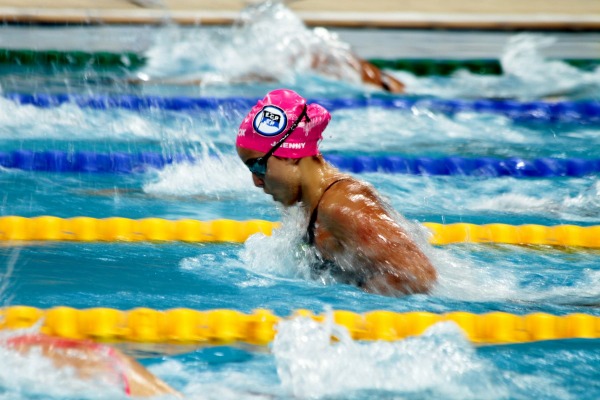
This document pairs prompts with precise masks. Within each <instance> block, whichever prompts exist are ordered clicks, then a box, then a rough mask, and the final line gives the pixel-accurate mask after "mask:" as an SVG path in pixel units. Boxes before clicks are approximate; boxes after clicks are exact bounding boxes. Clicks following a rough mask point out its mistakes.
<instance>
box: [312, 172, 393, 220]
mask: <svg viewBox="0 0 600 400" xmlns="http://www.w3.org/2000/svg"><path fill="white" fill-rule="evenodd" d="M380 205H381V203H380V201H379V198H378V196H377V193H376V192H375V189H374V188H373V187H372V186H371V185H370V184H368V183H366V182H363V181H360V180H358V179H356V178H353V177H351V176H349V175H344V176H342V177H340V178H338V181H337V182H336V183H335V184H334V185H333V186H332V187H331V188H330V189H329V190H327V191H326V192H325V193H324V194H323V197H322V198H321V202H320V204H319V215H321V214H323V215H324V216H326V215H327V216H332V217H338V216H339V214H340V213H343V214H348V212H349V211H355V212H356V213H360V212H364V211H367V210H369V209H371V208H373V207H375V208H379V206H380Z"/></svg>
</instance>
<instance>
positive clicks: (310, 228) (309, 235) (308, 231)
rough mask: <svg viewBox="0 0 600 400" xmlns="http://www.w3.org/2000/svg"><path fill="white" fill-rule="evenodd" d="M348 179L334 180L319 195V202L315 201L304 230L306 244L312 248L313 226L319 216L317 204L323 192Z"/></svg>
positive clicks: (313, 239)
mask: <svg viewBox="0 0 600 400" xmlns="http://www.w3.org/2000/svg"><path fill="white" fill-rule="evenodd" d="M349 179H350V178H339V179H336V180H335V181H333V182H331V183H330V184H329V185H328V186H327V187H326V188H325V190H323V193H321V197H320V198H319V201H317V205H316V206H315V208H314V210H313V212H312V213H311V214H310V220H309V221H308V228H307V229H306V243H308V244H309V245H311V246H312V245H313V244H315V224H316V222H317V216H318V214H319V204H321V200H322V199H323V196H324V195H325V192H327V191H328V190H329V189H331V187H332V186H333V185H335V184H336V183H338V182H341V181H346V180H349Z"/></svg>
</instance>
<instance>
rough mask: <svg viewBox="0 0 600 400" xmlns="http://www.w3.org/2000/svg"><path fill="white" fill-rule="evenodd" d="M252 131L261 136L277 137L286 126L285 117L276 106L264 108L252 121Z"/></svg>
mask: <svg viewBox="0 0 600 400" xmlns="http://www.w3.org/2000/svg"><path fill="white" fill-rule="evenodd" d="M252 125H253V127H254V130H255V131H256V132H258V134H260V135H262V136H276V135H279V134H280V133H281V132H283V130H284V129H285V127H286V126H287V115H285V112H284V111H283V110H282V109H281V108H279V107H276V106H264V107H263V109H262V110H260V111H259V112H258V113H257V114H256V116H254V121H252Z"/></svg>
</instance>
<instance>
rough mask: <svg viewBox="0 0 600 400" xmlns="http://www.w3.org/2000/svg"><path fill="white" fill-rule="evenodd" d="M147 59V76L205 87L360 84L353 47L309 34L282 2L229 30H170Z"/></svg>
mask: <svg viewBox="0 0 600 400" xmlns="http://www.w3.org/2000/svg"><path fill="white" fill-rule="evenodd" d="M274 38H276V40H274ZM146 55H147V57H148V60H149V62H148V64H147V65H146V66H145V67H144V69H143V70H142V71H141V73H143V74H145V75H148V76H150V77H153V76H154V77H157V76H158V77H164V76H179V77H180V78H182V79H184V80H185V79H193V78H201V79H202V85H211V84H228V83H236V82H240V81H241V82H243V81H246V80H259V81H261V80H264V81H279V82H287V83H293V82H294V80H295V78H296V75H297V74H303V73H307V72H310V71H313V70H317V71H319V72H321V73H323V74H324V75H327V76H331V77H334V78H337V79H342V80H347V81H349V82H353V83H358V82H360V76H359V75H358V73H357V72H356V71H355V70H354V69H353V68H352V67H350V66H349V65H348V63H347V60H348V58H349V57H351V53H350V49H349V47H348V45H347V44H345V43H343V42H341V41H339V39H338V38H337V37H336V36H335V35H334V34H332V33H331V32H329V31H327V30H326V29H324V28H316V29H308V28H306V26H305V25H304V23H303V22H302V20H301V19H300V18H299V17H298V16H297V15H295V14H294V13H293V12H291V10H289V9H288V8H286V7H285V6H284V5H283V4H281V3H278V2H276V3H271V2H265V3H263V4H259V5H257V6H251V7H248V8H246V9H245V10H244V11H243V12H242V15H241V17H240V20H239V21H238V23H237V24H235V25H234V26H233V27H232V28H231V29H229V30H224V29H221V30H212V31H197V32H184V31H182V30H181V29H178V28H176V27H168V28H166V29H165V30H163V31H162V32H160V33H159V34H158V35H157V36H156V43H155V45H154V46H152V47H151V48H150V49H149V50H148V51H147V53H146ZM317 59H318V60H319V61H315V60H317ZM325 61H326V62H325Z"/></svg>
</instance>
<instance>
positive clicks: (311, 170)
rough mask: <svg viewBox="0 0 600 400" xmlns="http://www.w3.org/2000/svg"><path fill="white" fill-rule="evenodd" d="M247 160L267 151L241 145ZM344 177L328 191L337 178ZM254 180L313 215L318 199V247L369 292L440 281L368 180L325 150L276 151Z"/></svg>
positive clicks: (411, 289) (415, 288)
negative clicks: (285, 154) (330, 159)
mask: <svg viewBox="0 0 600 400" xmlns="http://www.w3.org/2000/svg"><path fill="white" fill-rule="evenodd" d="M237 151H238V155H239V156H240V158H241V160H242V161H243V162H246V161H248V160H250V159H252V158H256V157H260V156H261V155H263V153H259V152H256V151H253V150H248V149H243V148H239V147H238V149H237ZM339 179H343V180H341V181H339V182H337V183H336V184H334V185H333V186H331V188H330V189H329V190H327V191H326V192H325V189H326V188H327V187H328V186H329V185H330V184H331V183H332V182H334V181H336V180H339ZM252 180H253V182H254V185H255V186H256V187H258V188H262V189H263V191H264V192H265V193H267V194H270V195H271V196H273V199H274V200H275V201H278V202H280V203H281V204H283V205H284V206H287V207H289V206H292V205H295V204H300V205H301V206H303V207H304V208H305V210H306V213H307V218H308V216H310V215H311V213H312V212H313V210H314V209H315V207H317V204H318V217H317V220H316V224H315V232H314V233H315V242H314V245H315V247H316V249H317V250H318V251H319V253H320V254H321V256H322V258H323V259H325V260H331V261H334V262H335V264H336V265H337V266H339V269H340V270H341V271H342V273H343V274H345V275H346V276H345V277H342V279H341V280H342V281H346V282H353V283H355V284H357V283H356V282H360V287H361V288H363V289H364V290H366V291H368V292H373V293H380V294H385V295H390V296H395V295H401V294H409V293H426V292H428V291H429V290H430V289H431V287H432V286H433V284H434V283H435V281H436V277H437V274H436V271H435V268H434V267H433V265H432V264H431V262H430V261H429V260H428V259H427V257H426V256H425V255H424V254H423V252H422V251H421V250H420V249H419V247H418V246H417V245H416V244H415V243H414V242H413V241H412V240H411V238H410V237H409V236H408V234H407V233H406V232H405V231H404V230H403V229H402V227H401V226H400V225H399V224H398V223H397V222H396V221H395V220H394V218H392V216H391V215H392V213H391V212H390V210H388V209H386V206H385V205H384V204H383V202H382V201H381V200H380V199H379V197H378V196H377V194H376V192H375V190H374V189H373V188H372V187H371V186H370V185H368V184H366V183H364V182H361V181H359V180H356V179H354V178H352V177H350V176H349V175H345V174H342V173H340V172H339V171H338V170H337V169H335V168H334V167H333V166H331V165H330V164H328V163H327V162H325V161H324V160H323V158H322V157H321V156H315V157H306V158H302V159H284V158H277V157H271V158H270V159H269V160H268V163H267V173H266V175H265V177H264V178H262V179H261V178H260V177H258V176H256V175H254V174H252Z"/></svg>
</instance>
